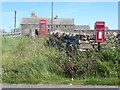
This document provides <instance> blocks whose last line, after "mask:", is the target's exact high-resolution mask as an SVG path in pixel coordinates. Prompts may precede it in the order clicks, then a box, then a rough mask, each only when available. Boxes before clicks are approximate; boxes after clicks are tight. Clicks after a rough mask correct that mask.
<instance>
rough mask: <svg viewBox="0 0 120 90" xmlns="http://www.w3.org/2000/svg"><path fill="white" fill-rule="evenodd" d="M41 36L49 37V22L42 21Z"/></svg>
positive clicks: (40, 26)
mask: <svg viewBox="0 0 120 90" xmlns="http://www.w3.org/2000/svg"><path fill="white" fill-rule="evenodd" d="M39 35H40V36H43V35H45V36H47V35H48V23H47V20H40V24H39Z"/></svg>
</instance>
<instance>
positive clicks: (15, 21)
mask: <svg viewBox="0 0 120 90" xmlns="http://www.w3.org/2000/svg"><path fill="white" fill-rule="evenodd" d="M16 13H17V11H15V19H14V32H15V29H16Z"/></svg>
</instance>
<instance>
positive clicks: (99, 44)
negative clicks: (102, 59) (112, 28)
mask: <svg viewBox="0 0 120 90" xmlns="http://www.w3.org/2000/svg"><path fill="white" fill-rule="evenodd" d="M98 51H100V42H98Z"/></svg>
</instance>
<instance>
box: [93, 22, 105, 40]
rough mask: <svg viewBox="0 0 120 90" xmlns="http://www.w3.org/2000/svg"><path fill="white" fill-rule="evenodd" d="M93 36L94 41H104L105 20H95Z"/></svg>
mask: <svg viewBox="0 0 120 90" xmlns="http://www.w3.org/2000/svg"><path fill="white" fill-rule="evenodd" d="M95 34H96V35H95V36H96V42H104V41H105V22H103V21H97V22H96V23H95Z"/></svg>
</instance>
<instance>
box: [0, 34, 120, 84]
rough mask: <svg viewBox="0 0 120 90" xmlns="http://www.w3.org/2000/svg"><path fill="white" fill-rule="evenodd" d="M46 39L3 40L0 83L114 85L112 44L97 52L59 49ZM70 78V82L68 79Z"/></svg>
mask: <svg viewBox="0 0 120 90" xmlns="http://www.w3.org/2000/svg"><path fill="white" fill-rule="evenodd" d="M47 40H48V38H38V37H34V38H31V37H29V38H28V37H27V36H19V37H11V38H6V37H3V38H2V41H3V47H2V52H3V53H2V60H3V61H2V62H3V64H2V68H3V74H2V80H3V83H33V84H37V83H42V84H70V83H72V84H79V85H83V84H84V85H85V84H90V85H118V84H119V83H118V75H119V74H120V73H119V67H118V64H119V60H120V58H119V53H120V50H119V49H118V48H114V46H115V44H114V43H112V44H110V45H108V46H105V47H103V48H102V50H101V52H97V51H88V52H80V51H75V50H73V51H72V52H69V55H68V52H67V51H66V50H65V49H62V50H59V49H58V48H57V47H52V46H49V45H47V44H46V41H47ZM71 78H73V79H74V80H71Z"/></svg>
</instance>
